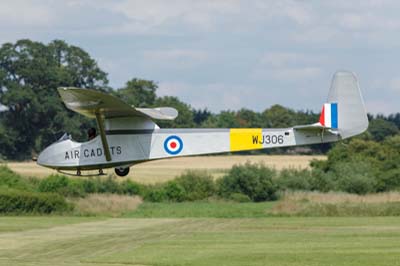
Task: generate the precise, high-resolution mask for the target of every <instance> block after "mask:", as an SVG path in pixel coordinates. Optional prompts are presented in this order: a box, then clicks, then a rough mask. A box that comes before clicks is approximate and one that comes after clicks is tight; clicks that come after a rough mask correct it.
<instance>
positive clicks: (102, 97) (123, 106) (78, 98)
mask: <svg viewBox="0 0 400 266" xmlns="http://www.w3.org/2000/svg"><path fill="white" fill-rule="evenodd" d="M58 93H59V94H60V96H61V99H62V100H63V102H64V103H65V106H66V107H67V108H68V109H70V110H72V111H75V112H78V113H80V114H82V115H85V116H88V117H91V118H96V114H100V115H102V116H103V117H104V118H105V119H108V118H116V117H129V116H136V117H144V118H150V119H160V120H173V119H175V118H176V117H177V116H178V111H177V110H176V109H174V108H171V107H159V108H135V107H133V106H130V105H129V104H127V103H125V102H124V101H122V100H120V99H118V98H116V97H114V96H111V95H109V94H105V93H102V92H99V91H95V90H89V89H80V88H74V87H67V88H65V87H63V88H58Z"/></svg>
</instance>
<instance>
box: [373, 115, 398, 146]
mask: <svg viewBox="0 0 400 266" xmlns="http://www.w3.org/2000/svg"><path fill="white" fill-rule="evenodd" d="M368 131H369V132H370V133H371V135H372V138H373V139H374V140H376V141H382V140H384V139H385V138H386V137H388V136H394V135H396V134H398V133H399V129H398V128H397V127H396V125H395V124H394V123H392V122H389V121H386V120H383V119H381V118H378V119H373V120H371V121H370V123H369V127H368Z"/></svg>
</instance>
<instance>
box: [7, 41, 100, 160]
mask: <svg viewBox="0 0 400 266" xmlns="http://www.w3.org/2000/svg"><path fill="white" fill-rule="evenodd" d="M107 83H108V81H107V75H106V73H105V72H103V71H102V70H101V69H100V68H99V67H98V65H97V63H96V61H95V60H93V59H92V58H91V57H90V56H89V54H88V53H86V52H85V51H84V50H82V49H80V48H78V47H76V46H72V45H68V44H66V43H65V42H63V41H59V40H56V41H53V42H51V43H49V44H48V45H45V44H42V43H40V42H33V41H30V40H19V41H17V42H16V43H14V44H12V43H5V44H3V45H2V46H1V48H0V99H1V101H0V103H1V104H3V105H5V106H7V107H8V108H9V111H7V112H5V113H3V114H2V115H1V119H0V122H1V124H2V126H1V127H0V147H1V148H0V154H2V156H4V157H6V158H8V159H23V158H27V157H30V155H31V153H32V152H38V151H40V150H42V149H43V147H45V146H47V145H48V144H50V143H51V142H53V141H54V133H57V132H60V131H63V130H68V131H69V132H70V133H72V134H74V136H76V137H78V138H81V137H83V135H84V134H85V133H84V131H83V130H81V128H80V126H83V127H87V126H89V125H93V122H91V121H89V120H88V119H85V118H84V117H82V116H79V115H77V114H74V113H72V112H70V111H67V110H66V109H65V108H64V106H63V105H62V103H61V101H60V99H59V96H58V93H57V90H56V89H57V87H60V86H75V87H83V88H93V89H96V88H105V86H106V85H107Z"/></svg>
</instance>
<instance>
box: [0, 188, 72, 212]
mask: <svg viewBox="0 0 400 266" xmlns="http://www.w3.org/2000/svg"><path fill="white" fill-rule="evenodd" d="M69 210H72V205H70V204H68V203H67V202H66V201H65V199H64V198H63V197H62V196H61V195H58V194H54V193H38V192H27V191H18V190H1V191H0V213H16V214H19V213H40V214H49V213H53V212H64V211H69Z"/></svg>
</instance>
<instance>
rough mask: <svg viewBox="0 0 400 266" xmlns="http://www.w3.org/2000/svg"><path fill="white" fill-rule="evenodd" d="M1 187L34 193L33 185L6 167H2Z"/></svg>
mask: <svg viewBox="0 0 400 266" xmlns="http://www.w3.org/2000/svg"><path fill="white" fill-rule="evenodd" d="M0 187H4V188H12V189H19V190H28V191H32V190H34V189H33V183H32V182H30V181H29V180H28V179H24V178H22V177H21V176H20V175H18V174H16V173H15V172H13V171H11V169H10V168H8V167H7V166H6V165H0Z"/></svg>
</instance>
